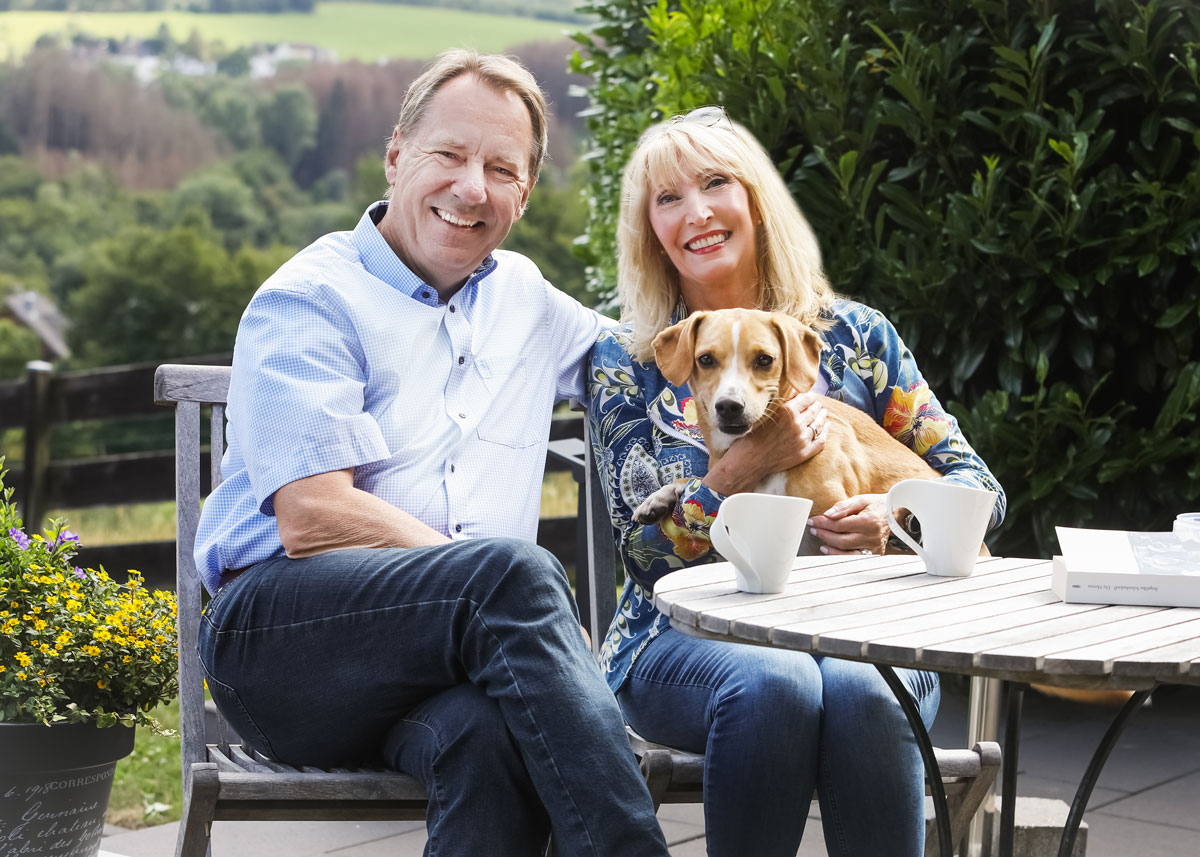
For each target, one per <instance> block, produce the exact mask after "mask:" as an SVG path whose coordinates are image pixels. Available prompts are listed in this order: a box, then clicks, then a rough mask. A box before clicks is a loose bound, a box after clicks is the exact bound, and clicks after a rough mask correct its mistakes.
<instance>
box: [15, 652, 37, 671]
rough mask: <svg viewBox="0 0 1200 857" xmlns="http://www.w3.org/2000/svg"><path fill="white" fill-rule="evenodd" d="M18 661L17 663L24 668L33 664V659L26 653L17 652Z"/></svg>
mask: <svg viewBox="0 0 1200 857" xmlns="http://www.w3.org/2000/svg"><path fill="white" fill-rule="evenodd" d="M16 659H17V663H19V664H20V665H21V666H23V667H27V666H29V665H30V664H31V663H33V658H31V657H29V655H27V654H25V653H24V652H17V654H16Z"/></svg>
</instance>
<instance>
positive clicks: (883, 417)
mask: <svg viewBox="0 0 1200 857" xmlns="http://www.w3.org/2000/svg"><path fill="white" fill-rule="evenodd" d="M618 240H619V292H620V297H621V304H622V317H623V320H624V322H625V324H624V325H623V326H621V327H619V328H616V329H614V330H613V331H610V332H609V333H606V334H605V335H603V336H602V337H601V339H600V341H599V343H597V346H596V349H595V351H594V352H593V356H592V369H591V372H592V378H591V403H590V406H589V419H590V421H591V428H592V438H593V442H594V443H595V445H596V454H597V460H598V461H600V462H601V463H602V474H603V476H604V478H605V483H606V489H607V492H608V501H609V509H610V511H611V513H612V518H613V523H614V525H615V526H616V528H617V530H618V531H619V533H620V550H621V555H622V559H623V561H624V564H625V570H626V585H625V589H624V592H623V593H622V595H621V599H620V606H619V608H618V611H617V615H616V617H615V618H614V620H613V623H612V625H611V627H610V628H609V631H608V635H607V638H606V640H605V641H604V644H603V650H602V653H601V663H602V665H603V668H604V670H605V672H606V675H607V677H608V680H609V684H610V686H611V687H612V688H613V690H614V692H615V693H616V694H617V699H618V701H619V702H620V704H621V707H622V710H623V712H624V714H625V717H626V719H627V720H628V722H629V723H630V725H631V726H632V727H633V728H634V729H635V730H637V731H638V732H639V733H640V734H641V735H642V736H644V737H645V738H647V739H649V740H651V741H657V742H661V743H664V744H668V745H671V746H674V747H678V748H681V749H684V750H689V751H692V752H698V753H705V754H706V760H705V776H704V780H705V794H704V813H705V822H706V829H707V837H708V853H709V855H711V857H725V855H739V857H740V855H746V854H752V855H755V857H774V855H779V857H784V855H786V857H794V855H795V853H796V849H797V848H798V846H799V843H800V838H801V836H802V834H803V832H804V822H805V819H806V816H807V812H808V809H807V806H808V800H809V795H811V793H812V790H813V788H814V787H817V788H818V789H819V795H820V801H821V821H822V825H823V827H824V832H825V841H826V847H827V848H828V851H829V853H830V854H831V855H875V854H889V855H914V857H916V855H920V854H921V853H922V850H923V844H924V770H923V768H922V763H921V759H920V753H919V751H918V750H917V747H916V743H915V740H914V739H913V737H912V732H911V730H910V729H909V726H908V723H907V721H906V720H905V718H904V715H903V713H902V712H901V709H900V706H899V704H898V703H897V702H896V700H895V697H894V696H893V695H892V693H891V691H890V690H889V689H888V687H887V685H886V684H885V683H884V682H883V679H882V678H881V677H880V676H879V675H878V673H877V672H876V670H875V668H874V667H873V666H871V665H869V664H860V663H853V662H849V661H839V660H835V659H832V658H815V657H813V656H811V655H807V654H803V653H799V652H787V651H781V650H776V649H767V648H758V647H752V646H740V645H732V644H728V643H720V642H714V641H708V640H698V639H694V638H691V637H687V636H685V635H683V634H681V633H679V632H677V631H675V630H672V629H671V627H670V625H669V623H668V622H667V619H666V617H664V616H662V615H661V614H659V613H658V611H656V610H655V609H654V606H653V604H652V597H651V590H652V588H653V586H654V583H655V581H657V580H658V578H659V577H661V576H662V575H663V574H665V573H667V572H669V571H672V570H674V569H677V568H681V567H683V566H687V565H692V564H695V563H700V562H711V561H715V560H719V559H720V557H719V556H716V555H715V552H714V551H712V549H711V544H710V542H709V536H708V529H709V526H710V525H711V523H712V520H713V518H714V517H715V516H716V513H717V509H718V507H719V506H720V504H721V501H722V499H723V498H724V497H725V496H728V495H730V494H734V493H737V492H739V491H749V490H753V486H754V485H756V484H757V483H758V481H759V480H760V479H761V478H762V477H763V476H765V475H768V474H770V473H774V472H778V471H780V470H783V469H786V468H787V467H790V466H792V465H795V464H798V463H800V462H802V461H805V460H807V459H808V458H810V457H812V456H813V455H817V454H819V452H820V450H821V449H822V447H823V445H824V437H823V427H824V424H825V419H826V415H825V412H824V408H823V407H822V406H821V404H820V399H821V396H822V394H824V395H828V396H832V397H835V398H839V399H841V400H843V401H845V402H848V403H850V404H852V405H854V406H856V407H858V408H860V409H862V410H863V411H865V412H867V413H868V414H871V415H872V416H873V417H874V418H875V419H876V420H877V421H878V422H880V424H882V425H884V426H885V428H887V429H888V430H889V431H890V432H891V433H892V434H893V435H894V436H895V437H897V438H898V439H899V440H901V441H902V442H904V443H905V444H907V445H908V446H909V447H911V448H912V449H913V450H915V451H916V452H917V453H918V454H919V455H921V456H922V457H924V458H925V460H926V461H928V462H929V464H930V465H932V466H933V467H934V468H935V469H936V470H938V471H939V472H940V473H941V474H942V475H943V476H944V477H945V478H947V479H953V480H957V481H960V482H964V483H966V484H969V485H974V486H977V487H982V488H988V489H991V490H993V491H997V492H1000V491H1001V489H1000V486H999V485H998V484H997V483H996V480H995V479H994V478H993V477H992V475H991V473H990V472H989V471H988V469H987V467H986V465H985V464H984V463H983V461H982V460H980V458H979V457H978V456H977V455H976V454H975V452H974V451H973V450H972V449H971V447H970V446H969V445H968V444H967V442H966V440H965V439H964V438H963V436H962V434H961V432H960V431H959V429H958V425H957V423H956V421H955V420H954V418H953V417H951V416H949V415H948V414H947V413H946V412H945V411H943V410H942V408H941V406H940V404H939V403H938V401H937V399H936V398H935V397H934V396H933V394H932V392H931V391H930V390H929V388H928V386H927V385H926V384H925V382H924V381H923V379H922V377H921V374H920V372H919V370H918V369H917V366H916V363H915V362H914V360H913V357H912V354H911V353H909V351H908V350H907V349H906V348H905V347H904V345H903V344H902V343H901V341H900V338H899V336H898V335H897V333H896V331H895V329H894V328H893V327H892V325H891V324H890V323H889V322H888V321H887V319H886V318H884V317H883V316H882V315H881V314H880V313H879V312H877V311H875V310H873V309H871V308H869V307H866V306H863V305H862V304H858V303H855V302H853V301H848V300H841V299H836V298H835V297H834V296H833V293H832V292H831V290H830V288H829V285H828V283H827V282H826V280H825V277H824V275H823V274H822V272H821V266H820V257H819V252H818V249H817V242H816V239H815V237H814V236H813V233H812V230H811V229H810V227H809V225H808V223H807V222H806V221H805V219H804V216H803V215H802V214H801V213H800V210H799V209H798V208H797V207H796V204H795V203H794V202H793V200H792V198H791V196H790V195H789V194H788V192H787V188H786V187H785V186H784V184H783V182H782V180H781V179H780V178H779V175H778V173H777V172H776V170H775V168H774V166H773V165H772V164H771V161H770V158H769V157H768V156H767V154H766V152H765V151H764V150H763V149H762V147H761V146H760V145H759V144H758V143H757V141H755V140H754V138H753V137H752V136H751V135H750V133H749V132H748V131H746V129H744V128H742V127H741V126H740V125H737V124H735V123H733V122H731V121H730V120H729V119H728V118H727V117H726V116H725V114H724V111H723V110H722V109H721V108H711V107H710V108H702V109H700V110H697V111H693V112H692V113H690V114H688V115H687V116H683V117H675V118H674V119H672V120H670V121H667V122H663V123H661V124H659V125H656V126H654V127H652V128H651V129H649V130H648V131H647V132H646V133H645V134H644V135H643V136H642V138H641V140H640V142H639V143H638V147H637V150H636V151H635V152H634V154H633V157H632V158H631V160H630V162H629V165H628V166H627V168H626V171H625V176H624V185H623V198H622V207H621V215H620V221H619V225H618ZM728 307H756V308H761V309H770V310H779V311H783V312H788V313H790V314H792V315H794V316H795V317H797V318H799V319H800V320H801V321H803V322H805V323H807V324H810V325H812V326H813V327H815V328H816V329H817V330H819V331H821V336H822V337H823V339H824V341H825V346H826V347H825V349H824V351H823V353H822V360H821V363H822V379H821V381H820V382H819V383H818V385H817V387H820V388H821V389H816V388H814V390H812V391H809V392H807V393H805V394H803V395H800V396H797V397H796V398H795V399H793V400H792V401H791V402H790V403H789V406H788V408H787V409H786V414H787V417H788V418H787V419H784V420H781V421H780V425H779V430H778V431H776V432H773V433H771V436H770V437H755V436H754V434H751V435H747V436H745V437H743V438H740V439H738V440H737V441H735V442H734V444H733V445H732V446H731V447H730V449H729V451H728V452H727V453H726V454H725V456H724V457H722V458H721V460H720V461H719V462H718V464H717V465H716V466H715V467H714V468H713V469H712V470H711V471H709V470H708V453H707V452H706V451H705V449H704V448H703V441H702V439H701V437H700V432H699V429H698V428H697V426H696V419H695V411H694V408H693V406H692V404H691V399H690V393H689V392H688V389H687V388H686V386H685V387H674V386H672V385H671V384H670V383H668V382H667V381H666V380H665V379H664V378H663V377H662V375H661V374H660V373H659V371H658V369H657V367H656V366H655V365H654V362H653V361H654V352H653V348H652V346H651V342H652V340H653V339H654V336H655V335H656V334H657V333H658V332H659V331H661V330H663V329H664V328H666V327H667V326H669V325H670V324H672V323H674V322H675V321H678V320H679V319H681V318H683V317H684V316H686V315H687V314H688V313H689V312H692V311H694V310H711V309H722V308H728ZM678 478H687V480H688V481H687V483H686V487H685V489H684V491H683V493H682V495H681V497H680V498H679V502H678V503H677V504H676V507H675V509H674V512H673V514H672V515H671V516H669V517H668V518H666V519H664V520H663V521H661V522H660V523H655V524H647V525H641V524H637V523H635V522H634V521H633V518H632V514H633V510H634V509H635V508H636V507H637V506H638V504H639V503H640V502H641V501H642V500H643V499H644V498H645V497H646V496H647V495H648V494H650V493H651V492H652V491H654V490H655V489H657V488H658V487H660V486H661V485H663V484H665V483H666V482H668V481H671V480H675V479H678ZM884 500H885V498H884V496H883V495H861V496H856V497H847V498H845V499H843V500H841V501H839V502H838V503H836V504H835V505H834V506H833V507H832V508H830V509H820V510H818V509H814V510H813V511H814V517H813V518H812V519H811V520H810V522H809V524H810V529H811V532H812V534H813V535H814V536H815V537H816V538H817V539H819V540H820V543H821V551H822V552H824V553H828V554H845V553H863V554H866V553H878V552H881V551H882V549H883V547H884V546H885V544H886V542H887V538H888V534H889V530H888V526H887V521H886V511H885V505H884ZM1003 512H1004V498H1003V493H1000V499H999V500H998V501H997V504H996V509H995V511H994V512H993V515H992V522H991V525H992V526H995V525H996V524H998V523H999V522H1000V520H1001V519H1002V517H1003ZM897 673H898V674H899V675H900V677H901V679H902V681H903V682H904V684H905V686H906V687H907V688H908V690H909V692H910V693H911V694H912V696H913V698H914V700H916V702H917V704H918V707H919V708H920V710H921V713H922V717H923V719H924V720H925V722H926V725H929V724H931V723H932V721H933V717H934V714H935V713H936V711H937V705H938V700H939V695H940V691H939V687H938V682H937V677H936V676H935V675H933V674H930V673H923V672H917V671H904V670H898V671H897Z"/></svg>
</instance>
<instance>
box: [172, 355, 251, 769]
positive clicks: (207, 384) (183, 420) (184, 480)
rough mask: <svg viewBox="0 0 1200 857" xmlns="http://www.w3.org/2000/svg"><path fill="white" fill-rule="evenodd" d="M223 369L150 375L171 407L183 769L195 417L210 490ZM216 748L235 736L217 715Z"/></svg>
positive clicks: (200, 704) (194, 698) (197, 708)
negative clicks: (203, 434)
mask: <svg viewBox="0 0 1200 857" xmlns="http://www.w3.org/2000/svg"><path fill="white" fill-rule="evenodd" d="M230 372H231V368H230V367H229V366H184V365H178V364H166V365H163V366H159V367H158V371H157V372H155V373H154V402H155V404H159V405H168V406H173V407H174V408H175V514H176V536H175V597H176V599H177V600H178V602H179V617H178V619H177V622H176V624H177V626H178V630H179V732H180V737H181V744H182V746H181V749H182V753H183V770H184V771H185V772H186V771H187V770H188V769H189V767H190V766H191V764H192V763H193V762H203V761H205V757H206V754H205V750H204V744H205V728H204V717H205V715H204V676H203V674H202V673H201V671H200V656H199V654H197V652H196V641H197V638H198V637H199V633H200V607H201V603H202V599H203V596H204V586H203V584H202V583H201V582H200V575H199V573H198V572H197V570H196V561H195V559H194V557H193V550H194V548H195V546H196V528H197V526H198V525H199V523H200V412H201V409H202V408H203V407H204V406H211V407H212V413H211V415H210V417H209V424H208V432H209V446H210V450H211V453H212V454H211V456H210V459H209V460H210V465H209V466H210V470H211V478H212V486H213V488H216V487H217V486H218V485H220V484H221V456H222V453H223V452H224V450H225V400H226V397H227V396H228V394H229V376H230ZM218 718H219V723H218V735H219V736H220V743H221V744H222V745H223V746H225V747H227V746H228V743H229V740H230V738H233V739H234V743H237V741H236V735H234V733H233V730H231V729H230V728H229V726H228V724H226V723H225V722H224V720H223V719H222V718H220V716H219V715H218Z"/></svg>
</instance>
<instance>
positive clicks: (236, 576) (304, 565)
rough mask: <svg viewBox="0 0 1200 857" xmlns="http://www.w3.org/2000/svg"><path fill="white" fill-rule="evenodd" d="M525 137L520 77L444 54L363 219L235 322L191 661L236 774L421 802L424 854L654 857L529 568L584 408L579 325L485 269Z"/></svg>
mask: <svg viewBox="0 0 1200 857" xmlns="http://www.w3.org/2000/svg"><path fill="white" fill-rule="evenodd" d="M545 128H546V121H545V104H544V101H543V99H542V95H541V93H540V92H539V91H538V88H537V84H536V82H535V81H534V80H533V77H532V76H531V75H530V74H529V73H528V72H527V71H525V70H524V69H523V68H521V67H520V66H519V65H517V64H516V63H514V62H512V61H511V60H507V59H505V58H502V57H490V56H479V55H477V54H474V53H472V52H466V51H456V52H451V53H448V54H444V55H442V56H441V57H439V58H438V59H437V60H436V61H435V62H434V64H433V66H432V67H431V68H430V69H428V70H427V71H426V72H425V73H424V74H423V75H422V76H421V77H420V78H418V79H417V80H416V81H415V82H414V83H413V85H412V86H411V87H410V88H409V90H408V92H407V94H406V96H405V101H404V105H403V107H402V109H401V112H400V118H399V121H398V123H397V125H396V129H395V131H394V133H393V134H392V139H391V143H390V145H389V147H388V150H387V157H386V162H385V163H386V175H387V181H388V185H389V187H390V192H389V201H388V202H384V203H378V204H376V205H375V206H372V208H370V209H368V211H367V213H366V214H365V215H364V216H363V218H362V220H361V221H360V222H359V224H358V226H357V227H356V228H355V229H354V230H353V231H352V232H346V233H335V234H332V235H328V236H326V237H324V238H322V239H320V240H319V241H317V242H316V243H314V244H313V245H312V246H310V247H308V248H307V249H305V250H303V251H301V252H300V253H298V254H297V255H296V256H295V257H294V258H292V259H291V260H289V261H288V262H287V263H286V264H285V265H284V266H283V267H282V268H280V269H279V271H277V272H276V273H275V274H274V275H273V276H272V277H271V278H270V279H268V280H267V282H266V283H264V284H263V286H262V287H261V288H260V289H259V291H258V292H257V294H256V295H255V296H254V298H253V300H252V301H251V303H250V306H249V307H248V308H247V309H246V312H245V314H244V315H243V317H242V320H241V325H240V327H239V329H238V337H237V344H236V347H235V350H234V358H233V379H232V382H231V385H230V390H229V409H228V414H229V427H228V433H229V435H228V436H229V449H228V453H227V454H226V457H225V460H224V462H223V468H222V469H223V473H224V475H225V479H226V481H225V482H224V483H223V484H222V485H221V486H220V487H219V488H218V489H217V490H216V491H215V492H214V493H213V495H212V496H211V497H210V498H209V500H208V502H207V503H206V504H205V507H204V512H203V515H202V517H201V522H200V531H199V535H198V539H197V564H198V566H199V567H200V568H201V569H202V571H203V574H204V575H205V585H206V586H207V587H208V588H209V590H210V591H213V592H214V593H215V595H214V597H213V599H212V601H211V602H210V604H209V606H208V608H207V610H206V612H205V621H204V622H203V623H202V624H201V632H200V637H201V639H200V655H201V661H202V663H203V665H204V669H205V672H206V673H207V676H208V685H209V689H210V690H211V692H212V695H213V698H214V699H215V700H216V702H217V705H218V706H219V707H220V708H221V710H222V712H223V713H224V714H225V715H226V717H227V718H228V719H229V720H230V721H231V723H232V724H233V726H234V727H235V728H236V729H237V730H238V732H239V733H240V734H241V735H242V737H243V738H244V739H245V740H246V741H248V742H249V743H250V744H252V745H253V746H255V747H257V748H258V749H259V750H261V751H263V752H266V753H268V754H270V755H271V756H273V757H275V758H277V759H279V760H281V761H284V762H289V763H296V764H300V763H303V764H310V765H319V766H330V765H339V764H352V763H355V762H360V761H365V760H376V759H382V760H383V761H384V762H386V763H387V764H389V765H391V766H393V767H395V768H397V769H399V770H402V771H405V772H407V773H410V774H412V775H413V776H416V777H417V778H419V779H421V780H422V781H423V782H424V783H425V785H426V788H427V790H428V793H429V813H428V818H427V826H428V831H429V844H428V845H427V850H426V853H427V854H428V853H437V854H446V855H449V854H462V855H472V857H478V855H482V854H496V855H532V854H540V853H541V852H542V850H544V847H545V842H546V839H547V836H548V833H549V832H550V830H551V829H552V831H553V834H554V837H555V841H556V843H557V848H558V850H559V851H560V852H561V853H563V854H570V855H598V857H599V855H622V857H625V855H630V857H632V855H665V854H666V853H667V852H666V845H665V843H664V841H663V837H662V833H661V831H660V830H659V828H658V825H657V821H656V819H655V817H654V811H653V807H652V805H651V802H650V798H649V794H648V792H647V790H646V788H645V785H644V783H643V782H642V779H641V777H640V775H639V773H638V769H637V766H636V763H635V761H634V759H633V757H632V754H631V752H630V750H629V746H628V741H627V740H626V737H625V733H624V728H623V725H622V719H621V714H620V711H619V709H618V708H617V706H616V703H615V701H614V700H613V698H612V695H611V693H610V692H609V690H608V688H607V687H606V686H605V684H604V683H603V681H602V680H601V678H600V675H599V672H598V670H597V669H596V667H595V665H594V663H593V662H592V660H591V657H590V653H589V652H588V649H587V646H586V644H585V643H584V642H583V640H582V638H581V636H580V633H579V627H578V624H577V622H578V619H577V614H576V612H575V607H574V601H573V599H572V596H571V592H570V589H569V587H568V585H567V580H566V576H565V574H564V573H563V571H562V567H561V566H559V565H558V563H557V562H555V561H554V559H553V558H552V557H551V556H550V555H549V554H547V553H546V552H545V551H543V550H541V549H540V548H538V547H537V546H536V545H534V544H532V539H533V537H534V535H535V534H536V526H537V511H538V503H539V490H540V483H541V477H542V470H543V467H544V463H545V449H546V439H547V437H548V429H549V420H550V413H551V408H552V407H553V404H554V402H555V401H556V400H557V399H561V398H565V397H568V396H580V395H582V390H583V382H582V368H581V366H582V363H581V362H582V360H583V358H584V357H585V356H586V355H587V353H588V350H589V348H590V347H591V344H592V342H593V341H594V340H595V337H596V334H597V332H598V330H599V327H600V324H601V321H600V319H599V317H598V316H596V315H595V314H594V313H592V312H591V311H589V310H586V309H584V308H583V307H581V306H580V305H579V304H578V303H576V302H575V301H573V300H571V299H569V298H567V297H566V296H564V295H563V294H561V293H559V292H557V291H555V290H554V289H552V288H551V287H550V286H549V285H548V284H547V283H546V282H545V280H544V279H543V278H542V277H541V275H540V274H539V272H538V271H537V268H536V267H534V266H533V264H532V263H531V262H529V261H528V260H527V259H524V258H523V257H520V256H517V255H516V254H512V253H506V252H504V251H496V252H493V251H495V250H496V247H497V246H498V245H499V244H500V242H501V241H502V240H503V239H504V237H505V236H506V235H507V234H508V231H509V229H510V227H511V226H512V224H513V223H514V222H515V221H516V220H517V219H518V218H519V217H520V216H521V213H522V211H523V209H524V207H525V204H526V202H527V201H528V198H529V191H530V189H531V188H532V187H533V185H534V182H535V181H536V180H537V174H538V170H539V168H540V166H541V162H542V159H543V154H544V152H545V141H546V131H545ZM506 537H507V538H506ZM512 537H515V538H512Z"/></svg>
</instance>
